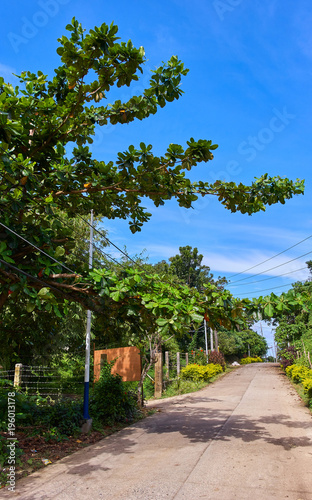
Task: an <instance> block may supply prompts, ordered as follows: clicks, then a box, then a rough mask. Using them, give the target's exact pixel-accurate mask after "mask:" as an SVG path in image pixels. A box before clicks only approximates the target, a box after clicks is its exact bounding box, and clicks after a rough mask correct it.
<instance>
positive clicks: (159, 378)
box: [154, 352, 163, 398]
mask: <svg viewBox="0 0 312 500" xmlns="http://www.w3.org/2000/svg"><path fill="white" fill-rule="evenodd" d="M162 389H163V355H162V352H156V363H155V390H154V396H155V398H161V396H162Z"/></svg>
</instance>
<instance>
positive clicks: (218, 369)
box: [181, 363, 223, 382]
mask: <svg viewBox="0 0 312 500" xmlns="http://www.w3.org/2000/svg"><path fill="white" fill-rule="evenodd" d="M222 371H223V370H222V366H221V365H214V364H212V363H211V364H209V365H206V366H201V365H195V364H190V365H187V366H186V367H185V368H182V370H181V378H182V379H189V380H194V381H195V382H199V381H202V380H209V379H211V378H212V377H215V376H216V375H217V374H218V373H222Z"/></svg>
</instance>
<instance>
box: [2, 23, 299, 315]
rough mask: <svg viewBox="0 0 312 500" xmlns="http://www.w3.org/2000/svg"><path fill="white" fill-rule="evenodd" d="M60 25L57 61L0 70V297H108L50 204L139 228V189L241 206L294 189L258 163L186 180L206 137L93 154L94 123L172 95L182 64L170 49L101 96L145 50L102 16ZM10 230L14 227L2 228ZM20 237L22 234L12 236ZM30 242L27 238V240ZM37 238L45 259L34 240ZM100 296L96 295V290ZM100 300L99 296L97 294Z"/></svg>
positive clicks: (135, 112)
mask: <svg viewBox="0 0 312 500" xmlns="http://www.w3.org/2000/svg"><path fill="white" fill-rule="evenodd" d="M66 29H67V31H68V32H69V33H70V35H69V37H66V36H62V37H61V38H60V39H59V42H60V46H59V48H58V49H57V52H58V54H59V55H60V57H61V65H60V66H59V67H58V68H56V69H55V75H54V77H53V78H52V79H49V78H48V77H47V76H46V75H44V74H43V73H42V72H40V71H38V73H37V74H34V73H30V72H23V73H22V74H21V75H20V76H19V79H20V86H19V87H13V86H12V85H11V84H7V83H5V82H4V80H3V79H2V78H1V79H0V141H1V142H0V155H1V158H0V159H1V162H0V175H1V185H0V190H1V200H0V213H1V222H2V224H4V226H2V229H1V243H0V284H1V292H0V307H1V306H3V305H4V304H5V302H6V301H7V299H8V297H9V296H10V293H11V292H13V294H14V296H17V295H18V294H19V293H21V294H23V296H24V298H25V300H28V298H29V297H32V295H34V294H35V295H36V296H37V303H38V302H39V303H40V302H42V301H44V300H46V299H48V300H49V301H50V302H51V303H52V305H53V307H54V306H55V303H53V300H52V298H51V296H54V297H55V298H56V299H55V300H56V302H57V303H63V304H64V303H66V302H68V301H69V302H70V301H75V302H79V303H81V304H82V305H83V306H84V307H91V308H93V309H96V308H99V307H100V308H102V307H103V303H107V300H108V299H107V297H106V298H105V297H104V298H103V296H101V294H100V293H99V288H98V287H97V285H96V283H94V282H92V280H90V275H89V274H88V272H87V271H86V270H85V268H84V266H81V262H80V261H79V259H76V260H75V261H72V262H71V266H68V267H69V268H70V269H69V270H68V269H65V268H64V266H62V265H60V264H59V263H58V262H56V261H59V260H60V259H61V260H62V263H63V264H66V262H67V253H68V252H69V251H70V238H68V235H67V229H66V226H65V227H64V225H62V223H60V222H59V221H58V218H57V216H58V214H59V213H64V212H65V213H66V214H67V217H68V218H69V219H71V218H73V217H76V216H87V215H88V214H89V213H90V210H91V209H93V210H94V213H95V215H102V216H105V217H108V218H116V217H117V218H127V219H128V220H129V225H130V229H131V231H133V232H135V231H139V230H140V229H141V226H142V224H143V223H144V222H146V221H147V220H148V219H149V217H150V214H149V213H148V212H147V211H146V209H145V208H144V207H143V206H142V204H141V201H142V198H143V197H148V198H150V199H151V200H152V201H153V202H154V204H155V205H156V206H158V205H162V204H164V203H165V201H166V200H170V199H172V198H176V199H177V201H178V203H179V205H180V206H182V207H187V208H188V207H191V205H192V203H193V202H194V201H196V200H197V198H198V196H205V195H214V196H217V197H218V199H219V201H220V202H221V203H222V204H223V205H224V206H225V207H226V208H227V209H229V210H231V211H232V212H235V211H237V210H239V211H240V212H242V213H247V214H252V213H254V212H257V211H259V210H264V209H265V205H267V204H269V205H270V204H272V203H277V202H281V203H284V202H285V200H286V199H289V198H291V197H292V196H293V195H294V194H298V193H302V192H303V182H301V181H299V180H297V181H295V182H293V181H291V180H288V179H282V178H279V177H276V178H271V177H269V176H268V175H267V174H265V175H263V176H262V177H261V178H259V179H256V180H255V181H254V182H253V183H252V184H251V185H250V186H245V185H243V184H239V185H236V184H235V183H233V182H229V183H227V182H222V181H216V182H214V183H212V184H210V183H207V182H202V181H199V182H194V183H192V182H191V181H190V179H189V178H188V177H187V172H188V171H189V170H190V169H192V168H193V167H195V166H196V165H197V164H198V163H200V162H208V161H210V160H212V159H213V151H214V150H215V149H216V148H217V145H214V144H213V143H212V142H211V141H210V140H205V139H200V140H197V141H195V140H194V139H193V138H191V139H190V140H189V141H187V146H186V147H182V146H180V145H177V144H170V145H169V146H168V148H167V151H166V152H165V153H164V154H163V155H162V156H156V155H155V154H154V153H153V148H152V146H151V145H146V144H144V143H140V144H139V145H135V146H134V145H130V146H129V148H128V149H127V150H126V151H123V152H120V153H119V154H118V155H117V158H116V159H113V160H112V161H110V162H104V161H103V160H101V159H98V158H94V157H93V154H92V153H91V152H90V150H89V148H88V144H90V143H92V136H93V135H94V133H95V128H96V127H102V126H104V127H105V126H106V125H107V124H108V123H110V124H113V125H115V124H118V123H119V124H122V125H124V124H128V123H130V122H132V121H134V120H142V119H144V118H147V117H148V116H149V115H151V114H154V113H156V112H157V111H158V109H159V108H162V107H163V106H165V104H166V103H167V102H172V101H173V100H175V99H178V98H179V97H180V96H181V95H182V90H181V88H180V85H181V80H182V77H183V76H185V75H186V74H187V71H188V70H187V69H185V68H184V65H183V63H182V62H181V61H180V60H179V59H178V57H176V56H173V57H172V58H171V59H170V60H169V61H168V62H167V63H165V64H162V65H161V66H160V67H159V68H158V69H156V70H155V71H153V72H152V76H151V79H150V85H149V87H148V88H146V90H145V91H144V92H143V93H142V95H138V96H133V97H131V99H129V100H128V101H127V102H121V100H116V101H115V102H114V103H113V104H112V105H107V104H105V101H106V98H107V95H108V94H109V93H110V91H111V90H112V89H113V88H114V87H117V89H118V88H120V87H122V86H124V85H126V86H129V85H130V84H131V82H133V81H135V80H138V74H139V73H140V72H142V67H143V64H144V62H145V55H144V50H143V47H140V48H136V47H134V46H133V44H132V43H131V41H129V42H127V43H125V42H119V41H118V38H117V31H118V28H117V26H116V25H114V24H111V25H110V26H108V25H106V24H102V25H101V26H100V27H95V28H94V29H92V30H90V32H89V33H84V30H83V28H82V26H81V24H80V23H78V21H77V20H76V19H73V20H72V22H71V24H69V25H68V26H67V27H66ZM10 230H11V231H12V230H13V231H14V232H15V234H14V233H12V232H10ZM20 237H23V238H24V240H22V239H21V238H20ZM33 245H36V247H37V248H34V246H33ZM38 248H39V249H40V250H44V251H45V252H46V253H47V254H48V255H49V256H51V257H53V258H54V259H56V261H55V260H54V261H53V260H51V258H50V257H49V256H45V255H43V254H42V253H40V251H38ZM104 299H105V300H104ZM105 301H106V302H105Z"/></svg>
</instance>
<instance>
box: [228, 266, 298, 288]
mask: <svg viewBox="0 0 312 500" xmlns="http://www.w3.org/2000/svg"><path fill="white" fill-rule="evenodd" d="M303 269H308V267H307V266H304V267H300V268H299V269H294V270H293V271H289V272H288V273H283V274H278V275H277V276H271V277H270V278H264V279H262V280H256V281H251V282H250V283H241V284H239V285H235V284H233V286H246V285H247V286H248V285H252V284H253V283H260V282H261V281H267V280H275V279H277V278H279V277H281V276H286V275H287V274H292V273H296V272H297V271H302V270H303Z"/></svg>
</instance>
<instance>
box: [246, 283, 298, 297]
mask: <svg viewBox="0 0 312 500" xmlns="http://www.w3.org/2000/svg"><path fill="white" fill-rule="evenodd" d="M287 286H288V287H289V286H290V285H289V284H288V285H280V286H274V287H272V288H265V289H264V290H258V291H255V292H245V293H241V294H240V296H241V295H252V294H253V293H257V294H258V293H261V292H267V291H269V290H275V289H276V288H285V287H287Z"/></svg>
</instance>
